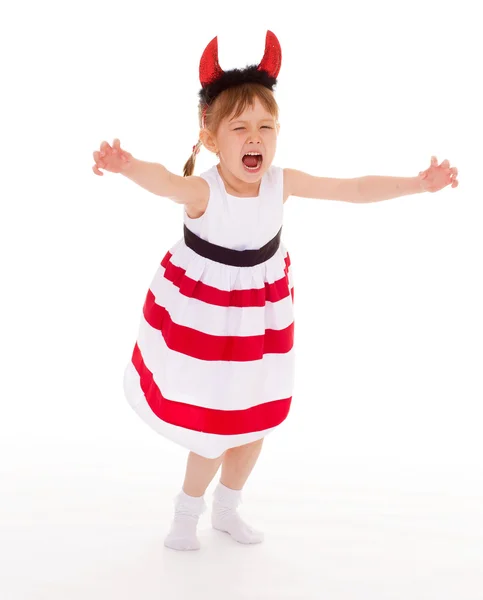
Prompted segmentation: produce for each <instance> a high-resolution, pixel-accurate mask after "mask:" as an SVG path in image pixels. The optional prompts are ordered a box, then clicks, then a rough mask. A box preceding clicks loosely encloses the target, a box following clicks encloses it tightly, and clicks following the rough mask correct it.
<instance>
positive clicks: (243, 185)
mask: <svg viewBox="0 0 483 600" xmlns="http://www.w3.org/2000/svg"><path fill="white" fill-rule="evenodd" d="M216 168H217V169H218V173H219V174H220V177H221V178H222V179H223V181H224V183H225V188H226V191H227V192H228V194H231V195H232V196H240V197H241V198H243V197H244V196H245V197H247V198H253V197H255V196H258V194H259V192H260V184H261V182H262V178H261V177H260V179H259V180H258V181H254V182H253V183H247V182H246V181H242V180H241V179H238V177H235V176H234V175H233V174H232V173H231V172H230V171H229V170H228V169H226V168H225V167H224V166H223V165H222V163H221V162H220V163H218V164H217V165H216Z"/></svg>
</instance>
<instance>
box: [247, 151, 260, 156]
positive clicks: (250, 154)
mask: <svg viewBox="0 0 483 600" xmlns="http://www.w3.org/2000/svg"><path fill="white" fill-rule="evenodd" d="M247 154H248V155H249V156H261V154H260V152H246V153H245V154H244V156H246V155H247Z"/></svg>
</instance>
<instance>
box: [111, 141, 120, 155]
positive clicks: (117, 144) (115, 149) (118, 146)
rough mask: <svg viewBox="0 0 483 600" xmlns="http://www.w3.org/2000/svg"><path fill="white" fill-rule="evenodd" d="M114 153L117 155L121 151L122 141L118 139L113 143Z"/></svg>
mask: <svg viewBox="0 0 483 600" xmlns="http://www.w3.org/2000/svg"><path fill="white" fill-rule="evenodd" d="M112 151H113V152H115V153H118V152H120V151H121V140H119V139H118V138H115V140H114V141H113V142H112Z"/></svg>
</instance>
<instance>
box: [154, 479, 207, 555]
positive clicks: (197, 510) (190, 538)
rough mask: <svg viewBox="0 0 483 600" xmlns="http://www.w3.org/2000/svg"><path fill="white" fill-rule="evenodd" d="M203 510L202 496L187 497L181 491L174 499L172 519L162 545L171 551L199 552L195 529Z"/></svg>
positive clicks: (204, 505) (204, 506)
mask: <svg viewBox="0 0 483 600" xmlns="http://www.w3.org/2000/svg"><path fill="white" fill-rule="evenodd" d="M205 508H206V504H205V501H204V498H203V496H200V497H198V498H196V497H194V496H188V494H185V492H184V491H183V490H181V492H180V493H179V494H178V495H177V496H176V499H175V512H174V519H173V522H172V524H171V529H170V532H169V533H168V535H167V536H166V539H165V540H164V545H165V546H167V547H168V548H172V549H173V550H199V549H200V542H199V540H198V537H197V535H196V527H197V525H198V519H199V518H200V515H201V514H202V513H203V512H204V511H205Z"/></svg>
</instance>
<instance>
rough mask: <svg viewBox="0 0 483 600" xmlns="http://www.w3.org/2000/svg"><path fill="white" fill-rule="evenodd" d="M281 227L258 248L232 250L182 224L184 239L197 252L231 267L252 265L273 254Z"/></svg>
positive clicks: (263, 260)
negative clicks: (199, 235)
mask: <svg viewBox="0 0 483 600" xmlns="http://www.w3.org/2000/svg"><path fill="white" fill-rule="evenodd" d="M281 234H282V228H281V227H280V229H279V230H278V233H277V235H276V236H275V237H274V238H273V239H271V240H270V241H269V242H267V243H266V244H265V245H264V246H262V247H261V248H259V249H258V250H233V249H232V248H225V247H223V246H218V245H217V244H212V243H211V242H207V241H206V240H203V239H202V238H200V237H198V236H197V235H196V234H195V233H193V232H192V231H191V229H188V227H186V225H184V241H185V243H186V245H187V246H188V247H189V248H191V249H192V250H193V251H194V252H196V253H197V254H200V255H201V256H204V257H205V258H209V259H210V260H214V261H216V262H219V263H223V264H225V265H232V266H233V267H253V266H254V265H259V264H260V263H262V262H265V261H266V260H268V259H269V258H272V256H273V255H274V254H275V252H276V251H277V250H278V248H279V246H280V237H281Z"/></svg>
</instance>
